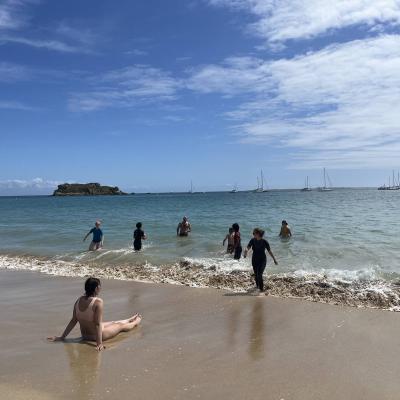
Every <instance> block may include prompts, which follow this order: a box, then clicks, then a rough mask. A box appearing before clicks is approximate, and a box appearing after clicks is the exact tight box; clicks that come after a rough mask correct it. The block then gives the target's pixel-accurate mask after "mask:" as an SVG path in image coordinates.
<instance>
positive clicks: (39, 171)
mask: <svg viewBox="0 0 400 400" xmlns="http://www.w3.org/2000/svg"><path fill="white" fill-rule="evenodd" d="M399 25H400V2H399V1H398V0H376V1H374V2H371V1H366V0H337V1H335V2H331V1H321V0H304V1H303V0H280V1H274V0H192V1H191V0H186V1H184V0H169V1H160V0H158V1H156V0H146V1H142V0H137V1H134V2H133V1H118V2H117V3H115V2H114V3H112V2H109V1H99V0H96V1H89V0H86V1H84V2H82V1H69V2H58V1H57V2H54V1H53V2H51V1H45V0H0V139H1V146H0V194H20V193H26V194H30V193H50V192H51V190H52V189H53V188H54V186H55V185H56V184H57V183H62V182H65V181H68V182H89V181H90V182H92V181H95V182H101V183H103V184H112V185H118V186H120V187H121V188H122V189H124V190H127V191H137V192H140V191H145V192H147V191H175V190H187V189H188V187H189V185H190V180H193V182H194V186H195V189H197V190H226V189H230V188H231V187H233V185H234V184H237V185H238V187H239V189H250V188H252V187H254V186H255V185H256V177H257V174H259V171H260V169H261V168H262V169H263V170H264V175H265V177H266V180H267V184H268V186H269V187H271V188H288V187H293V188H295V187H301V186H302V185H303V183H304V178H305V176H306V175H309V176H310V181H311V184H312V185H314V186H318V185H320V184H321V180H322V168H323V167H326V168H328V169H329V171H330V176H331V179H332V180H333V183H334V184H335V185H337V186H371V185H379V184H382V183H383V182H384V181H385V180H387V177H388V176H389V175H390V174H391V170H392V169H396V170H397V169H398V168H400V162H399V161H398V160H399V151H400V110H399V108H400V106H399V100H400V73H399V71H400V35H399Z"/></svg>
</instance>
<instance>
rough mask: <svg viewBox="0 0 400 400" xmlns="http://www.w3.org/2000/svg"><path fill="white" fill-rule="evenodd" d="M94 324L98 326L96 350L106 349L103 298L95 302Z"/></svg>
mask: <svg viewBox="0 0 400 400" xmlns="http://www.w3.org/2000/svg"><path fill="white" fill-rule="evenodd" d="M94 324H95V326H96V350H97V351H101V350H104V349H105V347H104V346H103V300H101V299H98V300H96V303H95V310H94Z"/></svg>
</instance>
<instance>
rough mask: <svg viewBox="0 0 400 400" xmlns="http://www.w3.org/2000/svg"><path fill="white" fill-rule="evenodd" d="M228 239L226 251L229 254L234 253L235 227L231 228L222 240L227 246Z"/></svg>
mask: <svg viewBox="0 0 400 400" xmlns="http://www.w3.org/2000/svg"><path fill="white" fill-rule="evenodd" d="M226 241H228V247H227V248H226V252H227V253H228V254H232V253H233V228H229V231H228V233H227V234H226V236H225V239H224V241H223V242H222V246H225V242H226Z"/></svg>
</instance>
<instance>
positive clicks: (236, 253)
mask: <svg viewBox="0 0 400 400" xmlns="http://www.w3.org/2000/svg"><path fill="white" fill-rule="evenodd" d="M232 229H233V234H232V239H233V258H234V259H235V260H240V257H241V255H242V241H241V239H240V232H239V229H240V228H239V225H238V224H236V223H234V224H233V225H232Z"/></svg>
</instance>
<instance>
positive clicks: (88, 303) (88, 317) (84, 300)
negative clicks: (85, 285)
mask: <svg viewBox="0 0 400 400" xmlns="http://www.w3.org/2000/svg"><path fill="white" fill-rule="evenodd" d="M102 302H103V300H101V299H100V298H98V297H93V296H90V297H86V296H82V297H80V298H79V299H78V300H77V301H76V303H75V316H76V319H77V320H78V322H79V326H80V330H81V334H82V337H83V338H84V339H88V340H95V339H96V324H95V318H94V317H95V309H96V306H97V305H98V304H100V303H102Z"/></svg>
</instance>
